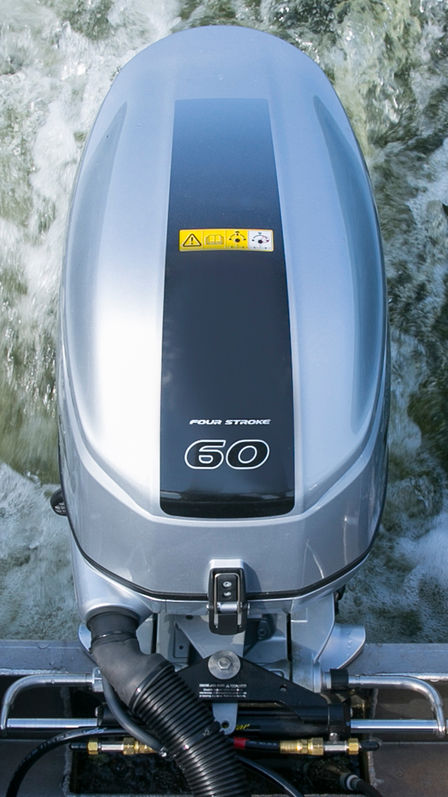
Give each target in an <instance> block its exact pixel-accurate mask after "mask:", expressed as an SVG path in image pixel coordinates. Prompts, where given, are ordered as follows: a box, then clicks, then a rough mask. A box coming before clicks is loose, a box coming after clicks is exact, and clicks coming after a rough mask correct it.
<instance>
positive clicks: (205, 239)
mask: <svg viewBox="0 0 448 797" xmlns="http://www.w3.org/2000/svg"><path fill="white" fill-rule="evenodd" d="M220 249H221V250H222V251H228V250H230V249H246V250H248V251H252V252H255V251H257V252H273V251H274V232H273V230H245V229H244V230H243V229H235V228H232V229H222V228H219V229H206V230H179V251H180V252H193V251H196V252H197V251H200V250H204V251H206V250H208V251H211V250H214V251H218V250H220Z"/></svg>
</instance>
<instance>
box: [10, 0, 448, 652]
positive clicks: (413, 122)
mask: <svg viewBox="0 0 448 797" xmlns="http://www.w3.org/2000/svg"><path fill="white" fill-rule="evenodd" d="M2 12H3V13H2V23H1V28H0V83H1V89H0V301H1V308H2V312H1V315H0V341H1V342H0V460H1V462H3V463H4V464H2V465H0V534H1V554H0V588H1V590H2V594H3V600H2V606H1V609H0V635H1V636H16V637H17V636H21V637H26V636H31V637H46V636H54V637H57V636H62V637H67V636H71V635H72V634H73V633H74V632H75V627H76V623H77V618H76V611H75V608H74V600H73V592H72V585H71V571H70V561H69V554H68V530H67V528H66V526H65V523H64V521H63V520H61V519H60V518H56V517H55V516H54V515H53V514H52V513H51V510H50V508H49V505H48V495H49V494H50V493H51V491H52V489H53V487H52V486H51V485H52V484H54V483H56V482H57V480H58V473H57V439H56V438H57V433H56V413H55V389H54V349H55V335H56V313H57V291H58V281H59V273H60V264H61V261H62V255H63V246H64V231H65V226H66V217H67V212H68V206H69V198H70V192H71V187H72V184H73V181H74V177H75V172H76V167H77V164H78V161H79V158H80V154H81V150H82V146H83V144H84V141H85V138H86V135H87V133H88V130H89V128H90V126H91V124H92V122H93V119H94V117H95V115H96V112H97V110H98V107H99V105H100V103H101V101H102V99H103V97H104V95H105V94H106V92H107V90H108V88H109V86H110V84H111V82H112V80H113V78H114V76H115V74H116V73H117V71H118V70H119V68H120V67H121V66H122V65H123V64H124V63H125V62H126V61H128V60H129V58H131V57H132V56H133V55H134V54H135V53H136V52H137V51H138V50H139V49H141V48H142V47H144V46H146V45H147V44H149V43H151V42H152V41H155V40H156V39H158V38H161V37H162V36H165V35H168V34H169V33H170V32H172V31H175V30H179V29H182V28H187V27H191V26H196V25H204V24H237V25H246V26H248V27H255V28H258V29H261V30H265V31H268V32H270V33H273V34H275V35H278V36H281V37H282V38H284V39H286V40H287V41H289V42H291V43H292V44H294V45H296V46H298V47H300V48H301V49H302V50H304V51H305V52H306V53H307V54H308V55H310V56H311V57H312V58H313V59H314V60H315V61H316V62H317V63H319V64H320V66H321V67H322V68H323V69H324V71H325V72H326V74H327V75H328V77H329V78H330V80H331V81H332V83H333V85H334V86H335V88H336V91H337V92H338V94H339V96H340V98H341V100H342V102H343V104H344V106H345V108H346V110H347V113H348V115H349V117H350V120H351V122H352V125H353V127H354V129H355V132H356V134H357V136H358V139H359V141H360V144H361V147H362V149H363V152H364V155H365V157H366V160H367V163H368V166H369V170H370V173H371V177H372V182H373V186H374V191H375V195H376V199H377V204H378V211H379V216H380V222H381V228H382V233H383V237H384V248H385V258H386V269H387V276H388V286H389V310H390V320H391V342H392V417H391V429H390V450H391V457H390V480H389V491H388V498H387V503H386V508H385V513H384V521H383V525H382V528H381V530H380V532H379V535H378V538H377V542H376V545H375V546H374V549H373V552H372V554H371V556H370V559H369V560H368V562H367V564H366V565H365V566H364V568H363V569H362V570H361V572H360V574H359V575H358V576H357V577H356V578H355V579H354V580H353V581H352V582H350V585H349V588H348V590H347V593H346V597H345V598H344V601H343V603H342V607H341V608H342V617H343V619H347V620H351V621H352V620H357V619H358V618H359V616H362V617H363V618H365V617H367V627H368V633H369V637H370V638H371V639H373V638H376V639H379V640H383V641H387V640H395V641H398V640H408V639H419V640H420V641H423V640H427V641H438V640H446V639H447V638H448V605H447V603H448V599H447V598H446V597H445V595H446V593H447V589H446V587H447V583H448V506H447V472H448V445H447V437H448V409H447V407H448V404H447V402H446V398H447V395H448V362H447V360H448V346H447V342H448V269H447V259H448V258H447V225H448V218H447V214H448V168H447V166H448V143H447V132H448V131H447V128H448V121H447V120H448V113H447V110H448V107H447V106H448V43H447V42H448V37H447V28H448V7H447V6H446V4H445V3H444V2H443V1H442V0H420V2H415V0H388V2H382V1H381V0H366V2H364V3H362V4H360V3H357V2H356V1H355V0H347V1H346V2H336V0H295V1H294V2H275V0H207V2H206V0H201V1H200V2H197V1H196V0H183V1H179V2H177V1H176V0H166V2H159V3H157V4H149V3H147V2H145V0H75V2H73V1H72V0H42V2H40V3H39V4H36V3H34V2H31V0H14V2H13V0H4V2H3V6H2Z"/></svg>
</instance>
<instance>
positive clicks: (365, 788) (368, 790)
mask: <svg viewBox="0 0 448 797" xmlns="http://www.w3.org/2000/svg"><path fill="white" fill-rule="evenodd" d="M343 785H344V786H345V788H346V789H348V790H349V791H351V792H358V794H365V795H366V797H382V794H381V792H379V791H378V789H375V787H374V786H371V785H370V783H366V781H365V780H362V778H358V776H357V775H349V776H348V777H346V778H345V782H344V783H343Z"/></svg>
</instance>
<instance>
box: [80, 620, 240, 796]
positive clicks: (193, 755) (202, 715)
mask: <svg viewBox="0 0 448 797" xmlns="http://www.w3.org/2000/svg"><path fill="white" fill-rule="evenodd" d="M88 626H89V629H90V631H91V633H92V643H91V652H92V655H93V657H94V659H95V661H96V663H97V664H98V666H99V668H100V670H101V672H102V673H104V676H105V678H107V680H108V681H109V683H110V684H111V685H112V687H113V688H114V690H115V691H116V692H117V693H118V695H119V697H120V698H121V700H123V702H124V703H125V705H127V706H128V707H129V708H130V709H131V711H132V712H133V713H134V714H135V715H136V716H137V717H139V718H140V719H141V720H142V721H143V723H144V725H145V727H146V728H148V729H149V730H150V731H151V733H153V734H154V735H155V736H156V737H157V739H159V740H160V742H161V744H162V745H163V747H164V748H165V749H166V751H167V753H168V755H169V756H170V757H171V758H173V759H174V760H175V762H176V764H177V765H178V766H179V768H180V769H181V770H182V772H183V773H184V775H185V778H186V780H187V783H188V785H189V787H190V789H191V790H192V792H193V794H194V795H195V797H248V795H249V791H248V787H247V785H246V779H245V774H244V771H243V768H242V766H241V763H240V761H239V760H238V757H237V755H236V753H235V751H234V749H233V748H232V745H231V743H230V741H229V739H228V738H227V737H226V736H224V734H222V733H221V731H220V730H219V725H218V723H216V722H215V721H214V720H213V716H212V714H211V712H210V711H209V709H208V708H207V707H206V706H205V705H204V704H203V703H201V702H200V701H199V700H198V699H197V698H196V696H195V695H194V694H193V693H192V692H191V691H190V689H189V688H188V687H187V685H186V684H185V683H184V681H182V679H181V678H180V677H179V676H178V675H177V673H176V672H175V671H174V667H173V666H172V665H171V664H170V663H169V662H168V661H166V659H164V658H163V657H162V656H159V655H158V654H152V655H146V654H144V653H142V652H141V651H140V648H139V645H138V641H137V637H136V630H137V626H138V620H137V618H136V617H135V615H133V614H131V613H129V612H125V611H123V610H120V609H117V610H113V611H111V610H108V611H105V612H102V613H98V614H95V615H94V616H92V617H91V618H90V619H89V621H88Z"/></svg>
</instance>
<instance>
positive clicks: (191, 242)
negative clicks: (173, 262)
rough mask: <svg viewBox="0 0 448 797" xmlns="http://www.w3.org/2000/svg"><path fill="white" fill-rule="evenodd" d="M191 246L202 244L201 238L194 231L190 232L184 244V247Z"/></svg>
mask: <svg viewBox="0 0 448 797" xmlns="http://www.w3.org/2000/svg"><path fill="white" fill-rule="evenodd" d="M191 246H202V244H201V242H200V240H199V238H197V237H196V235H194V234H193V233H190V235H189V236H188V237H187V238H185V241H184V242H183V244H182V248H184V249H187V248H189V247H191Z"/></svg>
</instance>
